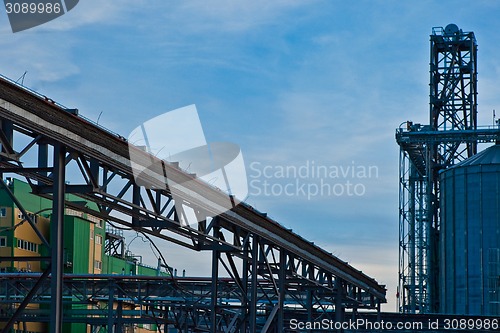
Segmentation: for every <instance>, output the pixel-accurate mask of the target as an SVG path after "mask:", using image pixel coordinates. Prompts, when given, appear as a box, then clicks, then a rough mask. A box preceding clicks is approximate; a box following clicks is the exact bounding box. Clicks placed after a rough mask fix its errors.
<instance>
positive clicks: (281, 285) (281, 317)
mask: <svg viewBox="0 0 500 333" xmlns="http://www.w3.org/2000/svg"><path fill="white" fill-rule="evenodd" d="M286 257H287V255H286V252H285V250H284V249H280V268H279V280H278V289H279V308H278V332H284V331H285V327H284V326H285V325H284V322H285V309H284V306H285V296H286V293H285V291H286V289H285V280H286V269H287V262H286Z"/></svg>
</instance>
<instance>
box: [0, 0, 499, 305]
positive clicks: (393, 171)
mask: <svg viewBox="0 0 500 333" xmlns="http://www.w3.org/2000/svg"><path fill="white" fill-rule="evenodd" d="M499 14H500V2H499V1H495V0H490V1H481V0H479V1H474V2H471V1H461V0H454V1H389V0H387V1H381V0H380V1H327V0H324V1H321V0H317V1H315V0H309V1H297V0H273V1H262V0H252V1H240V0H236V1H234V0H233V1H230V0H225V1H223V0H211V1H202V0H184V1H160V0H134V1H131V0H121V1H98V0H82V1H80V3H79V4H78V5H77V6H76V7H75V8H74V9H73V10H72V11H70V12H69V13H67V14H66V15H64V16H62V17H60V18H58V19H56V20H54V21H51V22H49V23H47V24H44V25H42V26H39V27H36V28H33V29H30V30H27V31H24V32H19V33H15V34H13V33H12V32H11V30H10V26H9V22H8V19H7V16H6V14H5V11H3V10H2V11H1V16H0V23H1V24H0V34H1V38H0V46H1V50H2V51H1V52H0V73H1V74H3V75H5V76H7V77H10V78H12V79H14V80H16V79H18V78H19V77H20V76H21V75H22V74H23V73H24V72H25V71H27V74H26V76H25V79H24V84H25V85H27V86H29V87H31V88H32V89H34V90H36V91H39V92H40V93H42V94H44V95H47V96H50V97H51V98H52V99H54V100H56V101H58V102H60V103H62V104H64V105H67V106H68V107H77V108H78V109H79V110H80V112H81V113H82V114H83V115H85V116H86V117H88V118H90V119H93V120H96V121H97V119H99V123H100V124H102V125H104V126H106V127H107V128H109V129H111V130H113V131H115V132H118V133H120V134H122V135H124V136H128V134H129V133H130V132H131V131H132V130H133V129H134V128H136V127H137V126H139V125H140V124H141V123H144V122H146V121H147V120H149V119H151V118H153V117H156V116H158V115H161V114H163V113H165V112H167V111H169V110H173V109H177V108H180V107H183V106H187V105H191V104H196V107H197V110H198V113H199V117H200V121H201V124H202V126H203V131H204V134H205V137H206V139H207V140H208V141H209V142H215V141H226V142H233V143H237V144H238V145H239V146H240V147H241V151H242V154H243V156H244V160H245V165H246V168H247V173H248V179H249V181H253V182H251V184H252V185H251V186H250V188H249V196H248V198H247V202H248V203H249V204H251V205H253V206H255V207H256V208H257V209H259V210H261V211H263V212H267V213H268V214H269V215H270V216H271V217H272V218H274V219H276V220H277V221H279V222H280V223H282V224H283V225H285V226H287V227H289V228H293V230H294V231H295V232H298V233H299V234H301V235H302V236H304V237H305V238H307V239H309V240H311V241H314V242H315V243H316V244H319V245H321V246H322V247H324V248H325V249H327V250H329V251H331V252H333V253H334V254H336V255H338V256H339V257H341V258H342V259H343V260H346V261H349V262H350V263H351V264H352V265H354V266H355V267H357V268H359V269H361V270H363V271H364V272H366V273H367V274H369V275H371V276H373V277H375V278H376V279H377V281H379V282H380V283H382V284H386V285H387V286H388V299H389V304H388V305H387V307H386V310H387V311H392V310H395V302H394V298H395V293H396V284H397V260H398V259H397V256H398V154H399V150H398V146H397V144H396V143H395V140H394V130H395V128H396V127H398V126H399V124H400V123H402V122H403V121H406V120H413V121H415V122H421V123H426V122H427V119H428V80H429V68H428V64H429V34H430V33H431V32H432V27H439V26H443V27H444V26H446V25H447V24H449V23H455V24H457V25H458V26H459V27H460V28H461V29H463V30H464V31H474V32H475V34H476V38H477V40H478V44H479V56H478V59H479V60H478V62H479V65H478V68H479V87H478V90H479V110H480V116H479V119H480V123H482V124H485V125H490V124H491V123H492V110H493V109H500V95H499V94H498V93H497V92H498V88H497V87H498V86H499V82H500V77H499V72H500V60H499V56H498V55H499V54H500V34H499V33H498V32H499V31H500V20H499V19H498V15H499ZM311 165H315V166H319V167H322V168H326V169H327V170H329V171H335V170H336V171H337V172H340V174H338V173H337V175H338V176H335V175H333V174H330V173H329V174H328V175H322V176H320V177H316V176H313V175H312V174H311V173H309V174H307V175H306V176H304V177H293V175H291V174H285V175H282V174H280V173H279V172H280V171H281V170H283V169H286V168H288V169H287V170H290V171H291V170H298V169H299V168H300V167H301V166H306V167H307V166H311ZM352 168H355V170H356V173H355V174H352V173H348V174H346V175H342V170H343V171H346V172H347V171H349V170H352ZM369 168H371V169H370V170H372V173H370V174H367V173H364V174H363V173H359V172H361V171H363V170H365V171H366V170H369ZM308 170H309V172H311V170H312V169H311V168H308ZM323 170H324V169H323ZM339 170H340V171H339ZM363 175H364V176H363ZM297 179H298V180H299V183H300V184H299V183H297ZM322 182H323V183H322ZM348 182H349V183H348ZM266 184H267V185H266ZM288 184H289V187H288V190H289V191H288V193H284V192H283V193H280V192H279V191H280V190H284V189H285V186H286V185H288ZM301 184H305V185H304V186H313V187H311V190H310V191H308V192H306V193H305V192H303V191H302V190H300V189H301V187H300V186H301ZM311 184H313V185H311ZM314 184H315V185H316V186H321V185H322V184H326V185H323V186H330V188H331V189H332V188H333V187H335V193H326V192H325V191H326V190H325V189H326V187H323V191H324V192H323V193H319V194H315V193H314V186H315V185H314ZM349 184H350V185H349ZM355 185H357V187H354V186H355ZM266 186H268V187H266ZM273 186H274V187H273ZM349 186H351V190H354V189H356V190H357V192H356V193H354V194H352V193H351V195H350V194H349V193H348V190H349ZM266 189H267V190H268V191H267V192H266ZM272 190H274V192H273V191H272ZM341 190H342V191H343V192H341ZM269 191H270V192H269ZM311 191H313V193H311ZM313 194H314V195H313ZM141 246H144V244H143V243H142V242H141V241H137V240H134V242H133V245H131V249H133V250H134V251H136V252H140V251H141V250H140V248H141ZM161 246H162V248H164V249H165V251H166V252H167V253H166V254H165V256H166V257H167V260H170V262H169V263H170V264H171V265H174V266H177V267H179V269H181V270H182V269H186V270H187V273H188V274H190V273H191V274H203V272H202V271H201V269H200V267H202V266H203V264H200V262H201V261H202V260H201V259H200V258H201V257H200V256H194V255H191V256H190V254H189V253H188V254H186V255H185V256H188V258H189V259H190V260H185V259H184V260H183V261H182V262H176V258H179V256H177V255H171V256H169V253H170V254H173V253H174V252H175V251H181V250H180V249H178V248H176V247H173V246H170V245H168V244H163V245H161ZM145 249H146V250H143V251H145V252H147V251H149V247H146V248H145ZM144 255H145V256H146V257H147V256H148V255H147V253H144ZM184 258H185V257H184ZM207 272H209V271H207ZM207 274H208V273H207Z"/></svg>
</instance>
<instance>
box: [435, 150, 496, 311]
mask: <svg viewBox="0 0 500 333" xmlns="http://www.w3.org/2000/svg"><path fill="white" fill-rule="evenodd" d="M440 178H441V200H440V205H441V221H442V225H441V233H440V251H439V255H440V261H439V263H440V268H439V285H440V288H439V289H440V312H442V313H455V314H474V315H499V314H500V303H499V302H500V297H499V296H500V144H496V145H495V146H492V147H489V148H488V149H485V150H484V151H482V152H481V153H479V154H477V155H475V156H473V157H471V158H469V159H467V160H465V161H463V162H461V163H459V164H457V165H455V166H454V167H451V168H449V169H446V170H445V171H443V172H442V173H441V175H440Z"/></svg>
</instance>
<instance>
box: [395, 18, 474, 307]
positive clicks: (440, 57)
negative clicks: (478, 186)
mask: <svg viewBox="0 0 500 333" xmlns="http://www.w3.org/2000/svg"><path fill="white" fill-rule="evenodd" d="M430 49H431V54H430V119H429V121H430V125H425V126H422V125H420V124H413V123H411V122H407V123H406V128H404V129H403V128H400V129H398V132H397V134H396V139H397V141H398V144H399V145H400V167H399V170H400V175H399V177H400V178H399V179H400V185H399V188H400V194H399V216H400V218H399V220H400V221H399V225H400V229H399V288H398V307H399V310H400V311H401V312H405V313H417V312H420V313H432V312H437V310H438V293H437V292H436V290H437V288H438V285H437V283H438V282H437V280H438V279H437V278H438V276H437V274H438V261H439V259H438V257H437V250H438V241H439V236H438V235H439V230H440V217H439V191H440V189H439V171H440V170H443V169H446V168H448V167H449V166H451V165H454V164H456V163H457V162H460V161H462V160H464V159H466V158H468V157H470V156H472V155H474V154H476V152H477V142H478V138H477V135H478V131H477V67H476V66H477V61H476V60H477V43H476V39H475V37H474V33H473V32H463V31H462V30H460V29H459V28H458V27H457V26H456V25H454V24H450V25H448V26H447V27H446V28H445V29H443V28H433V30H432V35H431V36H430Z"/></svg>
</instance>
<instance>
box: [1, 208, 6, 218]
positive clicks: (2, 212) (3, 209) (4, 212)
mask: <svg viewBox="0 0 500 333" xmlns="http://www.w3.org/2000/svg"><path fill="white" fill-rule="evenodd" d="M6 216H7V208H5V207H4V208H0V217H6Z"/></svg>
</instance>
